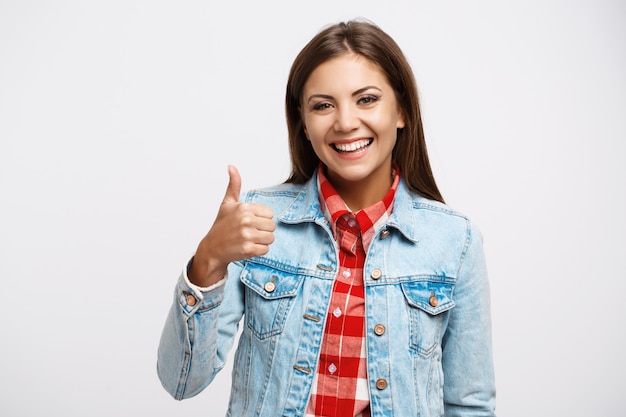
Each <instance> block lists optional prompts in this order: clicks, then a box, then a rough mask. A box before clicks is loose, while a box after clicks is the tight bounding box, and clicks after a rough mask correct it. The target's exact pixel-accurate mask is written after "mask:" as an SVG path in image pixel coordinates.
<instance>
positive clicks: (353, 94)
mask: <svg viewBox="0 0 626 417" xmlns="http://www.w3.org/2000/svg"><path fill="white" fill-rule="evenodd" d="M371 89H374V90H378V91H380V92H382V91H383V90H381V89H380V88H378V87H376V86H375V85H368V86H366V87H363V88H359V89H358V90H356V91H355V92H353V93H352V97H354V96H358V95H359V94H363V93H364V92H366V91H367V90H371ZM315 98H317V99H322V100H332V99H333V98H334V97H333V96H331V95H329V94H311V95H310V96H309V98H308V99H307V102H309V101H311V100H313V99H315Z"/></svg>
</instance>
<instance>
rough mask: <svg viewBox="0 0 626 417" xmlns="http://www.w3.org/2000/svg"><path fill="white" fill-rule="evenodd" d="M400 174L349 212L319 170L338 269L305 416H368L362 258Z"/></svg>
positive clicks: (381, 223)
mask: <svg viewBox="0 0 626 417" xmlns="http://www.w3.org/2000/svg"><path fill="white" fill-rule="evenodd" d="M399 181H400V175H399V172H398V169H394V180H393V184H392V186H391V189H390V190H389V192H388V193H387V195H386V196H385V197H384V198H383V199H382V200H381V201H379V202H378V203H376V204H374V205H372V206H370V207H367V208H364V209H363V210H360V211H358V212H356V213H352V212H351V211H350V210H349V209H348V207H347V206H346V203H345V202H344V201H343V199H342V198H341V197H340V196H339V194H337V192H336V191H335V189H334V188H333V187H332V185H331V184H330V182H328V180H327V178H326V177H325V175H324V173H323V169H322V168H321V167H320V169H318V188H319V191H320V204H321V206H322V210H323V211H324V215H325V216H326V218H327V219H328V220H329V222H330V224H331V229H332V231H333V234H334V236H335V240H336V242H337V244H338V245H339V271H338V274H337V278H336V279H335V283H334V285H333V290H332V294H331V301H330V306H329V308H328V312H327V319H326V327H325V329H324V338H323V340H322V347H321V350H320V357H319V361H318V366H317V371H316V373H315V376H314V379H313V385H312V387H311V397H310V398H309V403H308V405H307V409H306V414H305V417H322V416H333V417H334V416H341V417H346V416H356V417H369V416H370V407H369V403H370V397H369V388H368V385H369V384H368V380H367V356H366V351H365V288H364V286H363V265H364V263H365V254H366V253H367V249H368V247H369V244H370V242H371V241H372V238H373V237H374V235H375V234H376V232H377V231H378V230H379V229H380V228H381V227H383V226H384V224H385V223H386V221H387V219H388V218H389V215H390V214H391V211H392V208H393V200H394V196H395V192H396V189H397V187H398V183H399Z"/></svg>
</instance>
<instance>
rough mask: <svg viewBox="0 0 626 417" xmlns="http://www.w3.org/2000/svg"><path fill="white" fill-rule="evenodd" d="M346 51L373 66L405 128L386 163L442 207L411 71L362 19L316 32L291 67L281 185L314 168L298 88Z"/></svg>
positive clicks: (316, 161)
mask: <svg viewBox="0 0 626 417" xmlns="http://www.w3.org/2000/svg"><path fill="white" fill-rule="evenodd" d="M350 52H351V53H355V54H358V55H361V56H363V57H364V58H366V59H368V60H369V61H370V62H372V63H374V64H375V65H377V66H378V67H379V68H380V69H381V70H382V71H383V73H384V74H385V75H386V76H387V78H388V81H389V83H390V85H391V86H392V88H393V90H394V92H395V94H396V99H397V101H398V104H399V106H400V108H401V109H402V112H403V116H404V121H405V126H404V128H402V129H398V138H397V141H396V146H395V148H394V150H393V153H392V159H393V161H394V162H395V163H396V164H398V167H399V168H400V173H401V175H402V178H403V179H404V181H405V182H406V184H407V185H408V187H409V188H410V189H411V190H413V191H414V192H416V193H418V194H420V195H422V196H424V197H426V198H430V199H433V200H437V201H440V202H443V197H442V196H441V193H440V192H439V189H438V188H437V184H436V183H435V178H434V177H433V174H432V170H431V168H430V162H429V160H428V153H427V151H426V141H425V140H424V129H423V127H422V118H421V114H420V106H419V99H418V94H417V85H416V83H415V77H414V75H413V71H412V70H411V66H410V65H409V63H408V61H407V60H406V58H405V56H404V54H403V53H402V51H401V49H400V47H399V46H398V45H397V44H396V42H395V41H394V40H393V39H392V38H391V37H390V36H389V35H388V34H387V33H385V32H384V31H383V30H381V29H380V28H379V27H378V26H376V25H375V24H373V23H371V22H368V21H364V20H351V21H348V22H341V23H337V24H334V25H332V26H329V27H327V28H326V29H324V30H322V31H321V32H319V33H318V34H317V35H316V36H315V37H313V39H311V41H310V42H309V43H308V44H307V45H306V46H305V47H304V48H303V49H302V51H300V53H299V54H298V56H297V57H296V59H295V60H294V62H293V65H292V66H291V71H290V73H289V79H288V81H287V93H286V97H285V106H286V116H287V129H288V132H289V153H290V155H291V164H292V171H291V175H290V176H289V178H288V179H287V181H286V182H288V183H296V184H300V183H304V182H306V181H307V180H308V179H310V178H311V176H312V175H313V172H314V171H315V169H316V168H317V166H318V165H319V158H318V157H317V155H316V154H315V152H314V150H313V147H312V146H311V143H310V142H309V141H308V140H307V139H306V136H305V133H304V126H303V121H302V115H301V113H300V105H301V100H302V91H303V89H304V84H305V83H306V81H307V79H308V78H309V76H310V75H311V73H312V72H313V70H314V69H315V68H317V67H318V66H319V65H320V64H322V63H324V62H326V61H328V60H330V59H332V58H336V57H338V56H340V55H343V54H346V53H350Z"/></svg>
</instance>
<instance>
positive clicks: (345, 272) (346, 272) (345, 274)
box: [342, 269, 352, 278]
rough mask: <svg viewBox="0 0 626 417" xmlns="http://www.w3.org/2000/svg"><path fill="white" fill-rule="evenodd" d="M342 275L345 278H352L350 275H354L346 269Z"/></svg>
mask: <svg viewBox="0 0 626 417" xmlns="http://www.w3.org/2000/svg"><path fill="white" fill-rule="evenodd" d="M342 275H343V277H344V278H350V275H352V272H350V270H349V269H346V270H344V271H343V272H342Z"/></svg>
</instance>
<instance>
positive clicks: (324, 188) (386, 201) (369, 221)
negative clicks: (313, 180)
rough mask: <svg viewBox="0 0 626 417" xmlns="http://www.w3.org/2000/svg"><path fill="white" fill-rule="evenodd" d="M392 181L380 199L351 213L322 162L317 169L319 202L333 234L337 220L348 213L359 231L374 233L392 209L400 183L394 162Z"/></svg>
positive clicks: (398, 171) (398, 172)
mask: <svg viewBox="0 0 626 417" xmlns="http://www.w3.org/2000/svg"><path fill="white" fill-rule="evenodd" d="M392 176H393V181H392V184H391V188H390V189H389V191H388V192H387V194H386V195H385V196H384V197H383V199H382V200H380V201H378V202H377V203H374V204H372V205H371V206H369V207H365V208H364V209H361V210H359V211H357V212H356V213H352V212H351V211H350V209H349V208H348V206H347V205H346V203H345V202H344V201H343V199H342V198H341V196H340V195H339V193H337V191H336V190H335V188H334V187H333V186H332V184H331V183H330V182H329V181H328V178H327V177H326V175H325V174H324V167H323V165H322V164H320V166H319V167H318V169H317V188H318V191H319V203H320V208H321V209H322V212H323V213H324V217H325V218H326V220H328V222H329V223H330V225H331V228H332V231H333V234H336V227H337V220H339V219H340V218H341V217H342V216H344V215H346V214H348V215H350V214H351V215H353V216H354V217H355V218H356V220H357V221H358V223H359V226H360V228H361V233H362V234H363V235H365V234H368V235H370V234H374V233H375V232H376V231H378V230H379V229H380V227H382V226H383V225H384V221H381V220H386V219H387V218H389V216H390V215H391V213H392V211H393V202H394V198H395V194H396V190H397V189H398V184H399V183H400V170H399V169H398V167H397V166H396V165H395V164H394V166H393V170H392Z"/></svg>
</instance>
